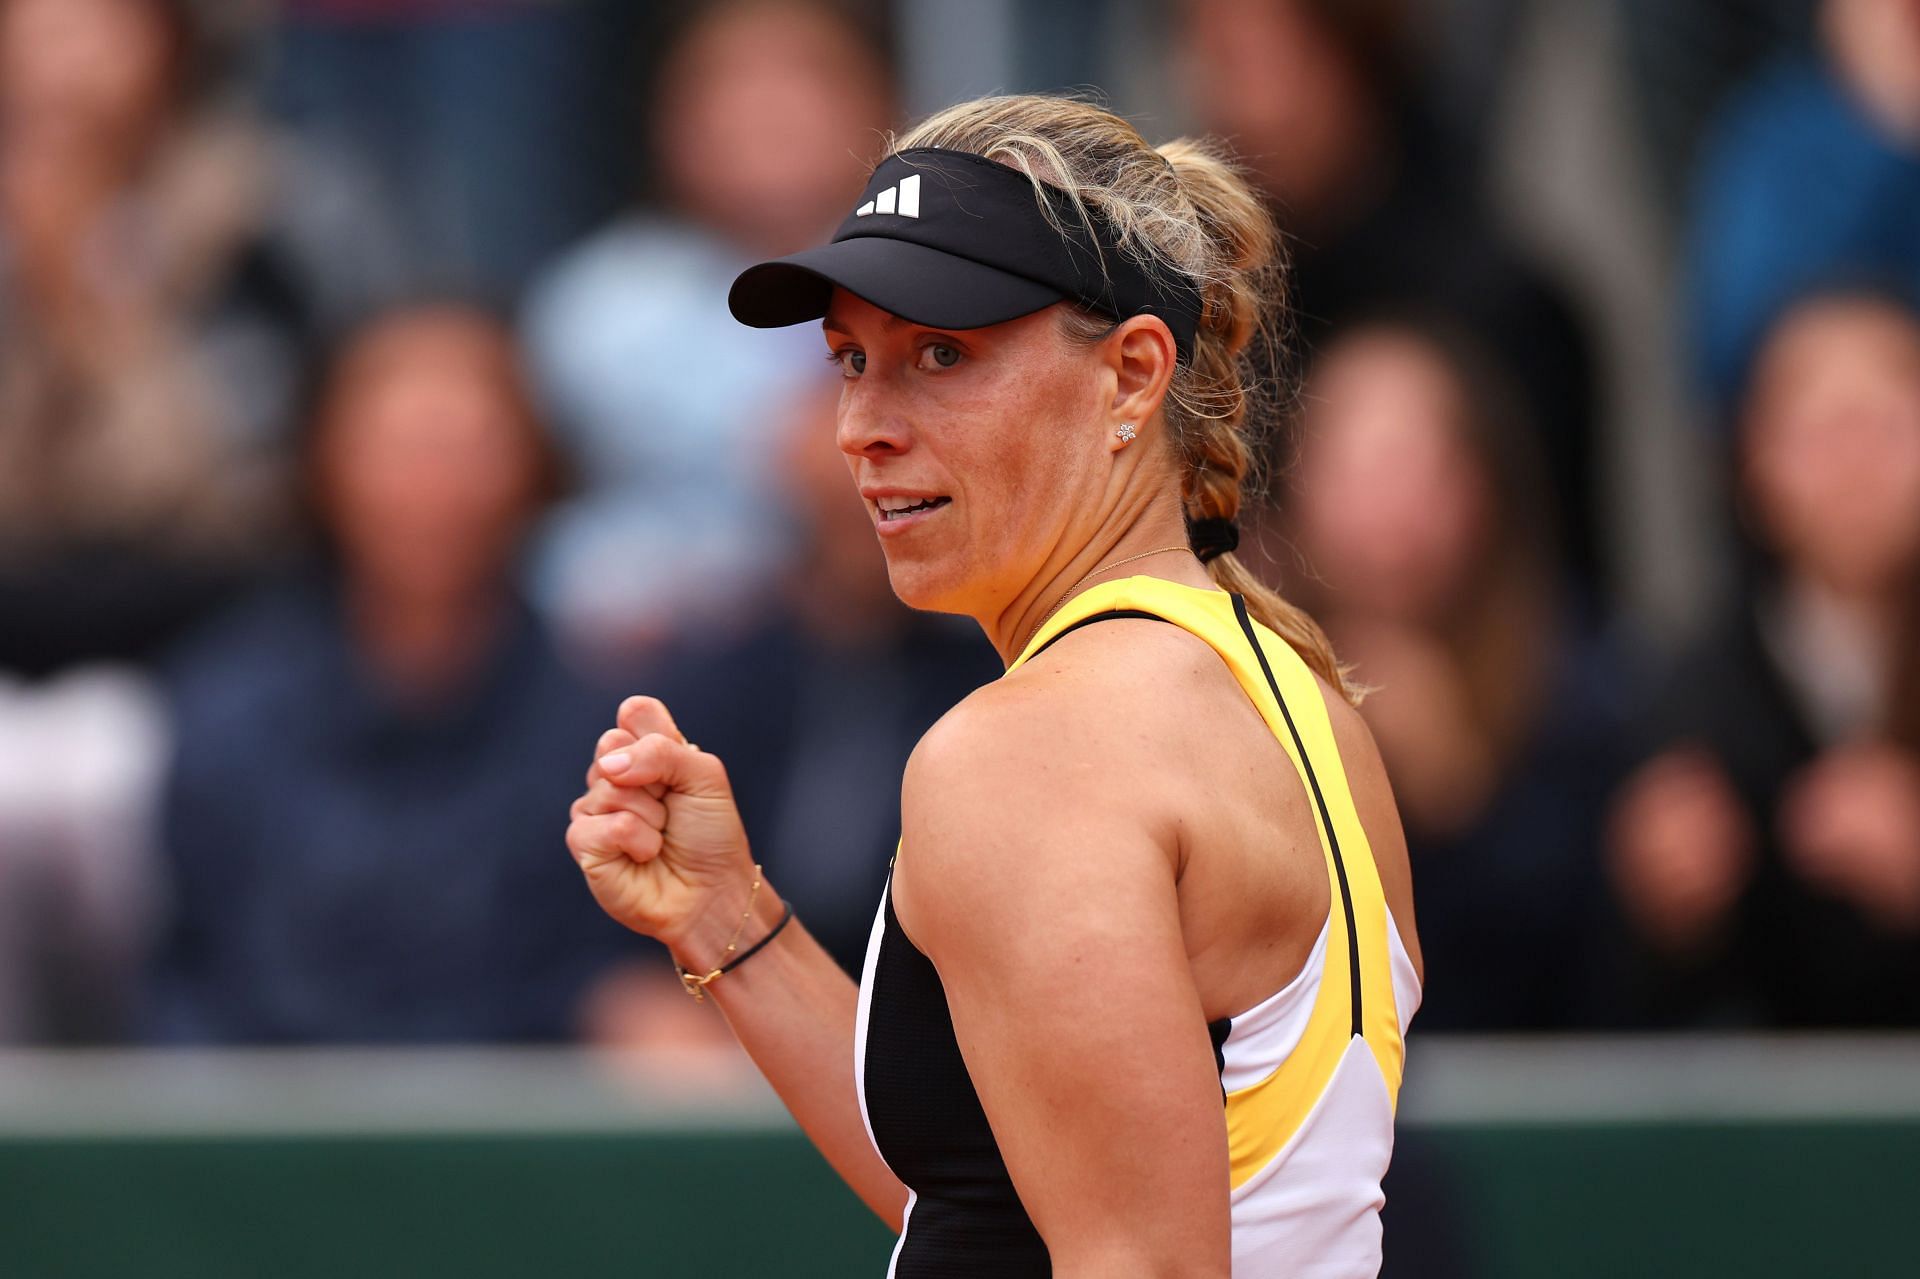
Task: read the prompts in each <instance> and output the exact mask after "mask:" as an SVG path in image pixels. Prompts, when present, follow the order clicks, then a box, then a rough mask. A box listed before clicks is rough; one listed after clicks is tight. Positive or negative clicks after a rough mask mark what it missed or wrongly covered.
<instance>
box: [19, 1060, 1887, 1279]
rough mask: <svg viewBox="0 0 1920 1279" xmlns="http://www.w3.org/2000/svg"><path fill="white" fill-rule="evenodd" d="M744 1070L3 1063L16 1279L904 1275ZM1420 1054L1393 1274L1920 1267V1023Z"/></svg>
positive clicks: (1829, 1271) (1566, 1276) (1405, 1110)
mask: <svg viewBox="0 0 1920 1279" xmlns="http://www.w3.org/2000/svg"><path fill="white" fill-rule="evenodd" d="M726 1065H727V1063H725V1062H719V1063H715V1064H714V1065H713V1068H711V1069H710V1068H708V1066H707V1065H698V1068H695V1069H689V1067H688V1065H687V1063H685V1062H678V1063H665V1064H664V1065H662V1066H661V1067H660V1068H659V1069H658V1070H657V1071H656V1072H655V1073H653V1074H647V1073H646V1072H644V1071H641V1072H638V1073H636V1071H635V1070H634V1069H633V1068H632V1067H631V1065H630V1064H628V1063H620V1064H618V1065H617V1068H616V1067H615V1066H610V1065H609V1064H608V1061H607V1059H604V1058H601V1057H596V1056H593V1055H591V1054H581V1053H553V1054H544V1055H543V1054H540V1053H500V1054H485V1053H476V1052H469V1053H442V1054H411V1055H407V1054H389V1055H384V1056H382V1055H379V1054H353V1053H333V1054H329V1053H315V1052H306V1053H286V1052H269V1053H253V1054H246V1053H230V1054H198V1055H194V1054H180V1053H148V1054H141V1053H116V1054H84V1053H70V1054H59V1053H38V1054H34V1053H18V1052H16V1053H4V1052H0V1279H43V1277H44V1279H123V1277H138V1279H189V1277H191V1279H228V1277H232V1279H321V1277H325V1279H337V1277H343V1276H351V1277H353V1279H361V1277H367V1279H380V1277H384V1276H462V1277H463V1279H491V1277H493V1276H500V1277H502V1279H504V1277H507V1276H514V1277H518V1276H547V1275H564V1276H595V1275H609V1276H612V1275H618V1276H621V1277H622V1279H628V1277H641V1276H689V1277H695V1279H734V1277H742V1279H744V1277H749V1276H798V1277H801V1279H806V1277H810V1276H823V1277H838V1276H856V1277H858V1276H874V1277H877V1276H880V1275H882V1274H884V1273H885V1270H886V1264H887V1256H888V1252H889V1249H890V1248H891V1245H892V1238H891V1236H890V1234H889V1233H888V1231H887V1230H886V1229H885V1228H883V1227H882V1226H881V1225H880V1224H879V1222H877V1221H876V1220H875V1219H874V1218H873V1217H872V1216H871V1215H870V1214H869V1213H868V1212H867V1210H866V1209H865V1208H864V1207H863V1206H862V1205H861V1204H860V1203H859V1202H858V1201H857V1200H856V1199H855V1198H854V1196H853V1195H852V1194H851V1193H850V1192H849V1191H847V1190H846V1189H845V1188H844V1187H843V1186H842V1185H841V1184H840V1183H839V1181H838V1179H837V1178H835V1177H834V1175H833V1173H832V1171H831V1170H830V1169H829V1168H828V1167H827V1166H826V1164H825V1163H824V1161H822V1160H821V1159H820V1157H819V1156H818V1155H817V1154H815V1153H814V1151H813V1149H812V1147H811V1146H809V1145H808V1144H807V1142H806V1141H805V1139H804V1138H803V1137H802V1136H801V1135H800V1134H799V1133H798V1131H797V1130H795V1129H794V1128H793V1126H792V1124H791V1121H789V1120H787V1119H786V1118H785V1116H784V1113H783V1112H781V1111H780V1110H779V1108H778V1104H777V1102H775V1101H774V1100H773V1098H772V1097H771V1096H770V1095H769V1094H768V1093H767V1092H766V1090H765V1089H764V1087H763V1086H761V1085H760V1084H759V1083H758V1081H757V1078H756V1077H754V1076H753V1075H752V1074H751V1072H750V1071H745V1072H744V1073H743V1071H742V1070H741V1069H740V1068H739V1063H737V1062H735V1063H733V1069H732V1070H731V1073H730V1072H729V1070H728V1069H725V1068H723V1067H726ZM1410 1066H1411V1069H1410V1074H1409V1087H1408V1090H1407V1092H1406V1093H1405V1094H1403V1097H1402V1104H1401V1125H1400V1138H1399V1146H1398V1149H1397V1151H1396V1155H1395V1161H1394V1170H1393V1172H1392V1174H1391V1175H1390V1177H1389V1180H1388V1207H1387V1213H1386V1251H1387V1268H1386V1274H1387V1276H1388V1277H1389V1279H1408V1277H1412V1279H1452V1277H1453V1276H1472V1277H1474V1279H1479V1277H1482V1276H1484V1277H1487V1279H1539V1277H1540V1276H1553V1277H1555V1279H1584V1277H1586V1276H1593V1277H1594V1279H1600V1277H1602V1276H1605V1277H1606V1279H1618V1277H1622V1276H1632V1277H1636V1279H1637V1277H1659V1276H1669V1275H1671V1276H1687V1277H1689V1279H1694V1277H1700V1276H1722V1275H1724V1276H1741V1277H1742V1279H1748V1277H1757V1279H1765V1277H1768V1276H1781V1277H1782V1279H1788V1277H1792V1279H1800V1277H1802V1276H1830V1275H1831V1276H1842V1275H1844V1276H1854V1275H1873V1276H1879V1275H1899V1276H1904V1275H1910V1274H1920V1246H1917V1242H1916V1239H1915V1229H1914V1225H1913V1222H1914V1221H1915V1219H1916V1217H1917V1216H1920V1214H1917V1213H1916V1212H1915V1210H1914V1203H1915V1201H1916V1199H1917V1198H1920V1040H1913V1039H1909V1040H1886V1039H1882V1040H1860V1041H1853V1042H1845V1041H1819V1042H1808V1041H1745V1040H1719V1041H1707V1040H1692V1041H1684V1040H1683V1041H1530V1042H1529V1041H1477V1042H1463V1041H1455V1042H1452V1043H1443V1044H1433V1045H1427V1044H1423V1045H1421V1046H1420V1050H1419V1052H1418V1054H1417V1056H1416V1057H1415V1058H1414V1059H1413V1060H1412V1062H1411V1063H1410ZM1239 1279H1249V1277H1247V1276H1240V1277H1239ZM1253 1279H1265V1277H1260V1276H1255V1277H1253Z"/></svg>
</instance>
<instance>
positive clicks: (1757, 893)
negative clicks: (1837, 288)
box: [1611, 294, 1920, 1026]
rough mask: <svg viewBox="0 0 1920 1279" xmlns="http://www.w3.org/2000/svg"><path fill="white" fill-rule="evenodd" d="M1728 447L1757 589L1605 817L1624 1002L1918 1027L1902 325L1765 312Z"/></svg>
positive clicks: (1910, 501) (1698, 654)
mask: <svg viewBox="0 0 1920 1279" xmlns="http://www.w3.org/2000/svg"><path fill="white" fill-rule="evenodd" d="M1740 450H1741V459H1740V489H1741V499H1742V507H1743V510H1744V512H1745V515H1746V518H1747V523H1748V525H1749V531H1750V532H1751V534H1752V536H1753V537H1754V539H1755V540H1756V541H1757V542H1758V543H1759V545H1760V547H1761V548H1762V550H1763V552H1764V555H1765V557H1766V561H1767V563H1766V568H1765V572H1764V576H1763V579H1762V582H1761V584H1760V586H1759V588H1758V589H1757V590H1756V591H1755V592H1754V594H1753V597H1752V599H1751V602H1750V604H1749V606H1748V607H1746V608H1744V609H1743V610H1741V611H1740V612H1739V614H1738V615H1737V616H1734V617H1732V618H1730V619H1728V621H1727V622H1726V623H1725V625H1724V626H1723V627H1722V629H1721V630H1720V632H1719V633H1718V634H1716V635H1714V636H1712V637H1711V638H1710V640H1709V641H1708V642H1706V643H1703V644H1701V645H1700V646H1699V647H1698V649H1697V651H1695V652H1693V653H1692V654H1691V655H1689V656H1688V657H1687V658H1686V659H1685V660H1684V661H1683V662H1682V663H1681V664H1680V666H1679V669H1678V671H1677V673H1676V676H1675V678H1674V679H1673V680H1672V683H1671V687H1670V689H1669V690H1668V692H1667V695H1666V696H1665V697H1664V698H1663V699H1662V701H1661V702H1660V704H1659V722H1660V727H1661V728H1662V729H1663V732H1662V740H1663V742H1664V744H1665V749H1663V750H1662V751H1661V752H1660V753H1659V754H1658V755H1657V756H1656V757H1655V758H1653V759H1652V760H1651V761H1650V762H1649V763H1648V764H1646V766H1645V767H1643V768H1642V769H1641V770H1640V771H1639V772H1638V773H1637V774H1636V775H1635V777H1634V778H1633V779H1632V781H1631V783H1630V784H1629V785H1628V786H1627V787H1626V788H1625V790H1624V791H1623V793H1622V794H1621V796H1620V798H1619V800H1618V802H1617V805H1616V810H1615V813H1614V818H1613V823H1612V831H1611V844H1612V847H1611V860H1612V870H1613V877H1614V880H1615V882H1616V887H1617V891H1618V893H1619V896H1620V899H1621V902H1622V904H1623V908H1624V911H1625V914H1626V918H1627V920H1628V922H1629V924H1630V925H1631V928H1632V931H1633V935H1634V938H1635V941H1636V942H1637V946H1638V951H1637V963H1636V967H1635V969H1634V972H1633V973H1632V974H1631V978H1632V981H1633V985H1632V988H1631V991H1630V998H1631V1003H1630V1011H1631V1012H1632V1013H1633V1014H1634V1015H1636V1016H1637V1017H1639V1018H1641V1019H1645V1020H1653V1021H1661V1022H1694V1023H1703V1022H1706V1023H1716V1022H1717V1023H1746V1024H1754V1023H1758V1024H1764V1025H1776V1026H1810V1025H1856V1026H1857V1025H1908V1026H1915V1025H1920V316H1916V314H1915V313H1914V312H1913V311H1912V310H1910V309H1908V308H1906V307H1904V306H1901V305H1897V304H1895V303H1892V302H1889V301H1887V300H1885V299H1882V298H1877V297H1873V296H1869V295H1851V296H1850V295H1846V294H1832V295H1827V296H1823V297H1819V298H1815V299H1812V300H1809V301H1806V302H1803V303H1801V304H1800V305H1798V306H1796V307H1795V308H1794V309H1793V310H1791V311H1789V312H1788V313H1787V314H1786V316H1785V318H1784V319H1783V320H1782V321H1781V322H1780V323H1779V324H1778V325H1777V326H1776V328H1775V329H1774V331H1773V333H1772V335H1771V336H1770V337H1769V338H1768V339H1767V341H1766V342H1765V344H1764V345H1763V347H1762V348H1761V351H1760V353H1759V355H1758V357H1757V359H1756V362H1755V366H1754V376H1753V380H1752V383H1751V387H1750V389H1749V391H1748V394H1747V398H1746V404H1745V412H1744V420H1743V422H1742V428H1741V439H1740Z"/></svg>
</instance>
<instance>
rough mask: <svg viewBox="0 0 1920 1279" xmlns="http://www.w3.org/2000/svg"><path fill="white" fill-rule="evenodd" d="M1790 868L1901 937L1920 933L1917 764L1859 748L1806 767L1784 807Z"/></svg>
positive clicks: (1895, 751)
mask: <svg viewBox="0 0 1920 1279" xmlns="http://www.w3.org/2000/svg"><path fill="white" fill-rule="evenodd" d="M1780 833H1781V837H1782V842H1783V843H1784V845H1785V853H1786V857H1787V862H1788V864H1789V865H1791V866H1792V867H1793V868H1794V869H1795V870H1796V871H1798V872H1799V873H1800V874H1801V875H1802V876H1804V877H1805V878H1806V879H1807V880H1808V882H1810V883H1812V884H1814V885H1816V886H1817V887H1819V888H1821V889H1823V890H1825V891H1827V892H1829V893H1832V894H1833V895H1834V896H1836V897H1839V898H1841V899H1842V900H1844V901H1847V902H1850V903H1852V904H1853V905H1854V906H1855V907H1856V908H1857V909H1859V910H1861V911H1863V912H1865V913H1866V914H1867V915H1868V916H1870V917H1872V918H1874V919H1876V920H1878V921H1879V922H1880V924H1881V925H1882V926H1883V927H1886V928H1889V929H1892V930H1894V931H1897V932H1903V933H1909V934H1911V933H1915V932H1920V759H1915V758H1914V756H1913V755H1912V754H1910V753H1909V752H1907V751H1903V750H1901V749H1899V748H1898V747H1895V746H1891V745H1888V744H1886V743H1879V742H1864V743H1856V744H1854V745H1851V746H1843V747H1841V748H1839V749H1838V750H1834V751H1832V752H1829V753H1828V754H1827V755H1824V756H1822V757H1821V758H1820V759H1818V760H1816V761H1814V762H1813V763H1812V764H1809V765H1808V766H1807V767H1806V768H1805V769H1804V770H1803V771H1802V772H1801V773H1800V775H1799V776H1798V777H1796V778H1795V779H1794V780H1793V782H1792V783H1790V784H1789V786H1788V787H1787V793H1786V797H1785V798H1784V799H1783V800H1782V802H1781V806H1780Z"/></svg>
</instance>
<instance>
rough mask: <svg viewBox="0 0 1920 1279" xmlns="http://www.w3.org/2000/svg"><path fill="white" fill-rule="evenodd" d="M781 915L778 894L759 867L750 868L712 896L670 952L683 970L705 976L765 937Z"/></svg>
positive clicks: (673, 942) (670, 946)
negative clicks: (766, 880)
mask: <svg viewBox="0 0 1920 1279" xmlns="http://www.w3.org/2000/svg"><path fill="white" fill-rule="evenodd" d="M756 884H757V885H758V888H757V889H756V887H755V885H756ZM780 912H781V901H780V896H779V894H777V893H775V892H774V891H773V888H772V886H771V885H769V884H767V883H766V882H765V876H764V875H762V874H761V873H760V868H759V867H758V866H753V867H749V868H748V869H747V870H746V872H745V873H744V874H742V875H740V876H739V877H737V878H735V879H734V880H732V881H730V882H729V883H728V884H727V885H726V886H725V887H724V888H721V889H718V890H716V891H715V892H714V893H712V894H711V895H710V896H709V898H708V904H707V907H706V909H705V910H703V911H702V912H701V914H700V915H699V917H698V918H697V919H695V920H694V921H693V923H692V925H691V926H690V927H689V928H688V929H687V930H686V931H685V932H684V933H682V934H681V935H680V936H678V937H675V938H673V939H671V940H668V941H667V949H668V951H669V952H670V953H671V955H672V956H673V962H674V963H676V964H678V965H679V966H680V967H681V968H682V969H684V970H686V971H687V972H690V973H696V974H700V975H702V976H704V975H705V974H707V973H710V972H713V971H714V970H715V969H717V968H720V967H721V966H722V965H724V964H726V962H727V961H728V960H730V959H732V958H733V957H734V956H736V955H738V954H740V953H741V952H742V951H744V950H746V949H747V948H748V947H749V946H752V945H754V944H755V943H757V942H758V941H760V939H761V938H763V937H765V936H766V935H767V934H768V933H769V932H770V931H772V929H773V927H774V925H775V924H776V923H777V922H778V921H779V918H780ZM663 940H666V939H663Z"/></svg>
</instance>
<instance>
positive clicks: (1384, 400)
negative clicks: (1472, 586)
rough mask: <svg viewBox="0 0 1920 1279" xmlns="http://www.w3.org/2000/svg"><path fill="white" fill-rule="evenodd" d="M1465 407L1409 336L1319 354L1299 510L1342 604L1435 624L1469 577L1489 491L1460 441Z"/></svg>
mask: <svg viewBox="0 0 1920 1279" xmlns="http://www.w3.org/2000/svg"><path fill="white" fill-rule="evenodd" d="M1465 411H1467V410H1466V405H1465V404H1464V403H1463V401H1462V391H1461V387H1460V384H1459V381H1458V379H1457V378H1456V377H1455V376H1454V375H1453V373H1452V371H1451V370H1450V369H1449V367H1448V366H1447V364H1446V363H1445V362H1444V361H1443V360H1441V359H1440V358H1439V357H1438V356H1436V355H1435V354H1434V353H1433V352H1432V351H1431V350H1429V349H1428V348H1427V347H1425V346H1424V345H1422V344H1421V343H1420V342H1419V341H1417V340H1415V339H1413V338H1412V337H1404V336H1400V335H1396V334H1392V333H1378V334H1362V335H1359V336H1356V337H1352V338H1348V339H1347V340H1345V341H1343V342H1341V343H1338V344H1336V345H1335V346H1334V347H1333V348H1332V349H1331V350H1330V351H1329V352H1328V353H1327V355H1325V356H1324V357H1322V359H1321V361H1320V364H1319V366H1318V367H1317V368H1316V369H1315V370H1314V373H1313V376H1312V378H1311V379H1310V381H1309V383H1308V393H1307V411H1306V419H1305V424H1304V432H1303V439H1302V447H1301V454H1300V464H1299V468H1298V471H1297V477H1298V488H1299V496H1298V498H1297V499H1296V502H1295V506H1294V510H1295V518H1296V525H1297V530H1298V535H1299V538H1300V542H1301V549H1302V550H1303V551H1305V553H1306V556H1307V559H1308V560H1309V562H1310V563H1311V564H1312V565H1313V567H1314V570H1315V571H1316V572H1318V573H1319V574H1321V575H1322V576H1323V577H1324V578H1325V580H1326V583H1327V586H1328V588H1329V589H1330V590H1331V591H1332V592H1333V595H1334V602H1335V606H1336V607H1337V608H1340V609H1342V610H1348V609H1351V610H1357V611H1360V612H1363V613H1369V614H1373V615H1376V616H1381V617H1394V618H1400V619H1403V620H1407V621H1412V622H1421V621H1425V620H1431V619H1432V618H1434V617H1435V616H1437V615H1438V614H1439V613H1440V612H1442V611H1444V610H1445V609H1446V607H1447V606H1448V605H1449V604H1450V603H1451V601H1452V600H1453V599H1454V598H1455V597H1456V596H1457V595H1458V593H1459V591H1460V590H1462V589H1463V588H1464V586H1465V584H1466V583H1467V582H1468V581H1469V580H1470V578H1471V576H1472V570H1473V568H1474V565H1475V564H1476V563H1477V562H1478V560H1479V558H1480V556H1481V554H1482V552H1483V550H1484V548H1485V544H1486V541H1487V534H1488V531H1489V526H1490V524H1491V512H1492V493H1491V486H1490V481H1489V480H1488V477H1487V476H1486V474H1485V472H1484V470H1483V468H1482V467H1481V466H1480V464H1479V463H1478V461H1477V460H1476V459H1475V457H1474V456H1473V453H1472V450H1471V449H1469V448H1468V446H1467V444H1466V442H1465V440H1464V439H1463V438H1462V436H1461V431H1460V425H1459V423H1460V416H1461V414H1462V413H1464V412H1465Z"/></svg>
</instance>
